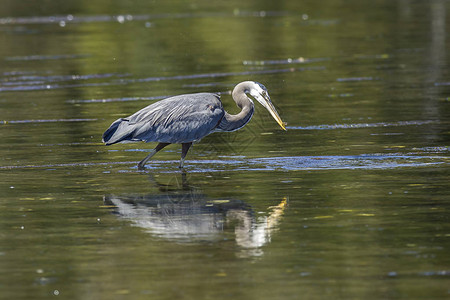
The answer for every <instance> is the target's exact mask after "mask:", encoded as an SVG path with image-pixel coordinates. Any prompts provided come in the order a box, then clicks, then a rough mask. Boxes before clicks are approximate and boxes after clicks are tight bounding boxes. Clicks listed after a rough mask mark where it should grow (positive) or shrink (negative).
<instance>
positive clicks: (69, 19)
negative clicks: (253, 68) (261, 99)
mask: <svg viewBox="0 0 450 300" xmlns="http://www.w3.org/2000/svg"><path fill="white" fill-rule="evenodd" d="M286 15H289V13H288V12H284V11H239V10H236V11H234V12H233V13H226V12H222V13H221V12H219V13H212V12H211V13H168V14H143V15H130V14H126V15H116V16H112V15H92V16H75V15H71V14H69V15H63V16H33V17H5V18H0V25H11V24H13V25H14V24H59V25H60V26H65V25H66V24H70V23H105V22H118V23H121V24H122V23H125V22H132V21H149V20H152V19H189V18H217V17H254V18H264V17H278V16H286Z"/></svg>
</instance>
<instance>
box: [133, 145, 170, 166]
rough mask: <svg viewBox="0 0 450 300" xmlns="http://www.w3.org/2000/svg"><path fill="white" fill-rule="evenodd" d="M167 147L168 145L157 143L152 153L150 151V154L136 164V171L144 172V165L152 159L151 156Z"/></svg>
mask: <svg viewBox="0 0 450 300" xmlns="http://www.w3.org/2000/svg"><path fill="white" fill-rule="evenodd" d="M167 145H170V143H159V144H158V145H156V147H155V149H153V150H152V151H150V154H149V155H147V156H146V157H145V158H144V159H143V160H141V161H140V162H139V163H138V170H144V169H145V164H146V163H147V162H148V161H149V159H150V158H152V157H153V155H155V154H156V153H158V151H160V150H161V149H163V148H164V147H166V146H167Z"/></svg>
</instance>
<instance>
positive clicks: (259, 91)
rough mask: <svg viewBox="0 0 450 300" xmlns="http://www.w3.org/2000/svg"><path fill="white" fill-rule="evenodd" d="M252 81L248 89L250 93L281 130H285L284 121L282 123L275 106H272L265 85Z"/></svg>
mask: <svg viewBox="0 0 450 300" xmlns="http://www.w3.org/2000/svg"><path fill="white" fill-rule="evenodd" d="M252 83H253V84H252V85H251V88H250V89H249V93H250V95H251V96H252V97H253V98H255V99H256V101H258V102H259V103H261V105H262V106H264V107H265V108H266V109H267V110H268V111H269V113H270V115H271V116H272V117H273V118H274V119H275V121H277V123H278V125H280V127H281V128H282V129H283V130H286V127H285V125H286V123H284V122H283V121H282V120H281V118H280V115H279V114H278V112H277V110H276V109H275V106H273V104H272V101H271V100H270V96H269V92H268V91H267V89H266V87H265V86H264V85H262V84H261V83H259V82H254V81H253V82H252Z"/></svg>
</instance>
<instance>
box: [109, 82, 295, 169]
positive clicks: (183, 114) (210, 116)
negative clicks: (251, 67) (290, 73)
mask: <svg viewBox="0 0 450 300" xmlns="http://www.w3.org/2000/svg"><path fill="white" fill-rule="evenodd" d="M247 93H248V94H250V95H251V96H252V97H253V98H255V99H256V100H257V101H258V102H259V103H261V105H262V106H264V107H265V108H266V109H267V110H268V111H269V113H270V114H271V115H272V117H273V118H274V119H275V120H276V121H277V122H278V124H279V125H280V126H281V128H283V129H284V130H286V128H285V124H284V123H283V121H281V118H280V116H279V115H278V113H277V111H276V109H275V107H274V106H273V104H272V102H271V100H270V97H269V93H268V92H267V89H266V88H265V86H263V85H262V84H260V83H258V82H254V81H244V82H241V83H239V84H238V85H236V87H235V88H234V89H233V93H232V97H233V100H234V101H235V102H236V105H237V106H238V107H239V108H241V109H242V110H241V112H239V113H238V114H237V115H231V114H229V113H228V112H226V111H225V109H224V108H223V106H222V102H221V101H220V96H219V95H217V94H212V93H198V94H187V95H179V96H175V97H170V98H167V99H164V100H161V101H159V102H156V103H153V104H151V105H149V106H147V107H145V108H143V109H141V110H140V111H138V112H136V113H134V114H132V115H131V116H129V117H127V118H120V119H118V120H116V121H114V122H113V123H112V124H111V126H110V127H109V128H108V129H107V130H106V131H105V133H103V142H104V143H105V144H106V145H112V144H115V143H122V142H136V141H144V142H158V145H157V146H156V147H155V149H153V150H152V151H151V152H150V154H149V155H147V157H145V158H144V159H143V160H142V161H140V162H139V164H138V168H139V169H144V168H145V164H146V163H147V161H148V160H149V159H150V158H151V157H152V156H153V155H155V154H156V153H157V152H158V151H160V150H161V149H163V148H164V147H166V146H167V145H170V144H181V145H182V151H181V161H180V168H182V167H183V163H184V158H185V157H186V154H187V152H188V151H189V148H190V147H191V146H192V143H193V142H196V141H199V140H200V139H202V138H203V137H205V136H207V135H208V134H210V133H213V132H218V131H235V130H238V129H241V128H242V127H244V126H245V124H247V123H248V121H250V119H251V118H252V116H253V112H254V104H253V101H252V100H251V99H250V98H249V97H248V96H247Z"/></svg>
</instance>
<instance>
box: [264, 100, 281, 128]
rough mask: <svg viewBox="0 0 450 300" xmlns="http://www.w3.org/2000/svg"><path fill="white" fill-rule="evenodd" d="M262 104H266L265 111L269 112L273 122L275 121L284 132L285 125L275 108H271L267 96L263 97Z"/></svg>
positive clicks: (271, 105) (270, 102)
mask: <svg viewBox="0 0 450 300" xmlns="http://www.w3.org/2000/svg"><path fill="white" fill-rule="evenodd" d="M264 102H265V103H266V108H267V110H268V111H269V112H270V114H271V115H272V117H273V118H274V119H275V121H277V123H278V125H280V127H281V128H282V129H283V130H286V127H285V126H286V123H285V122H283V121H282V120H281V118H280V115H279V114H278V112H277V110H276V109H275V106H273V104H272V101H270V97H269V95H264Z"/></svg>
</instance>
